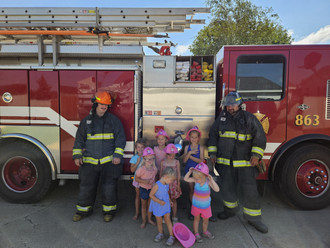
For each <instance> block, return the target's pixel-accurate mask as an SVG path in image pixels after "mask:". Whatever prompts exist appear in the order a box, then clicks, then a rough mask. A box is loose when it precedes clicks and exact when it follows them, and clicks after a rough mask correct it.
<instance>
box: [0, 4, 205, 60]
mask: <svg viewBox="0 0 330 248" xmlns="http://www.w3.org/2000/svg"><path fill="white" fill-rule="evenodd" d="M209 12H210V9H209V8H73V7H64V8H44V7H42V8H6V7H3V8H0V46H1V49H0V56H1V55H5V54H7V55H8V54H14V53H15V51H16V53H17V49H18V50H21V51H22V50H24V53H26V54H35V53H36V52H37V56H38V61H39V62H38V63H39V66H42V65H43V61H44V57H45V54H48V56H49V55H51V56H52V58H53V65H54V66H56V65H57V63H58V56H59V55H58V54H60V53H61V50H63V49H61V48H64V49H65V48H66V47H67V46H75V47H76V48H77V47H78V46H79V45H81V46H84V45H98V50H99V53H102V51H103V47H104V46H113V45H133V46H168V47H170V46H175V44H173V43H172V42H171V41H168V40H164V41H163V42H148V38H149V37H153V38H166V39H168V38H170V37H169V36H168V33H171V32H184V30H185V29H189V28H190V26H191V25H192V24H204V23H205V20H204V19H194V17H195V14H202V13H209ZM187 16H190V17H187ZM33 45H34V46H33ZM81 50H88V49H84V48H83V49H79V53H81ZM108 50H109V49H107V51H108ZM72 51H73V50H72ZM77 51H78V50H77Z"/></svg>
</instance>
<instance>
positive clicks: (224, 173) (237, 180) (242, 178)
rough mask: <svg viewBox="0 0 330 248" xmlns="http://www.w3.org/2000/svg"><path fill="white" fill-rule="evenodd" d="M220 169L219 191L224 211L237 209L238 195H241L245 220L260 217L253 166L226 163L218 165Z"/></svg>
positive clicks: (256, 172) (232, 211)
mask: <svg viewBox="0 0 330 248" xmlns="http://www.w3.org/2000/svg"><path fill="white" fill-rule="evenodd" d="M217 167H218V168H217V169H219V170H220V171H221V174H220V176H221V184H220V185H221V186H220V187H221V191H222V196H223V203H224V207H225V211H227V212H231V213H235V212H237V211H238V195H240V196H241V197H242V199H241V200H242V205H243V216H244V218H245V219H247V220H251V221H256V220H260V219H261V208H260V199H259V195H258V190H257V182H256V176H257V175H258V171H257V170H256V168H255V167H240V168H234V167H233V166H228V165H218V166H217Z"/></svg>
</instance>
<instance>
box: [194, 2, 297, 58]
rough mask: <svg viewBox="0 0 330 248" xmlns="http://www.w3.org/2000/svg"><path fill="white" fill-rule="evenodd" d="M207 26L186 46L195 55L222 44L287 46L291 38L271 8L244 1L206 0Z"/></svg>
mask: <svg viewBox="0 0 330 248" xmlns="http://www.w3.org/2000/svg"><path fill="white" fill-rule="evenodd" d="M206 4H207V5H208V6H209V7H210V8H211V20H210V23H209V24H208V25H207V26H205V27H204V28H203V29H202V30H201V31H199V32H198V35H197V37H196V39H195V40H194V41H193V44H192V45H191V46H190V47H189V49H190V51H191V52H192V53H193V54H195V55H213V54H216V53H217V52H218V51H219V50H220V49H221V47H222V46H223V45H252V44H253V45H261V44H291V42H292V41H293V39H292V37H291V36H290V35H289V34H288V31H287V30H286V29H285V28H284V27H283V26H282V25H281V24H280V23H279V17H278V15H277V14H275V13H273V9H272V8H262V7H258V6H256V5H254V4H252V3H251V2H250V1H248V0H207V1H206Z"/></svg>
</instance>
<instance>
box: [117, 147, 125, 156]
mask: <svg viewBox="0 0 330 248" xmlns="http://www.w3.org/2000/svg"><path fill="white" fill-rule="evenodd" d="M115 153H117V154H120V155H124V149H121V148H119V147H117V148H116V150H115Z"/></svg>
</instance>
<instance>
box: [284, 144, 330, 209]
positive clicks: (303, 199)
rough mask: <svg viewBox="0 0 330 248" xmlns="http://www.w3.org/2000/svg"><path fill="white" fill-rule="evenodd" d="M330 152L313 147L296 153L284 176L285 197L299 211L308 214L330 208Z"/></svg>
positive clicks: (290, 156) (301, 148)
mask: <svg viewBox="0 0 330 248" xmlns="http://www.w3.org/2000/svg"><path fill="white" fill-rule="evenodd" d="M329 154H330V150H329V149H327V148H326V147H324V146H321V145H315V144H309V145H305V146H302V147H299V148H298V149H296V150H294V151H293V152H292V153H291V154H290V155H289V156H288V157H287V159H286V160H285V162H284V164H283V168H282V173H281V182H280V183H281V184H282V193H284V194H285V195H286V197H287V199H288V200H289V201H290V202H291V203H292V204H293V205H294V206H296V207H298V208H301V209H305V210H315V209H322V208H325V207H326V206H328V205H329V204H330V186H329V181H328V178H329V175H330V156H329Z"/></svg>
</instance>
